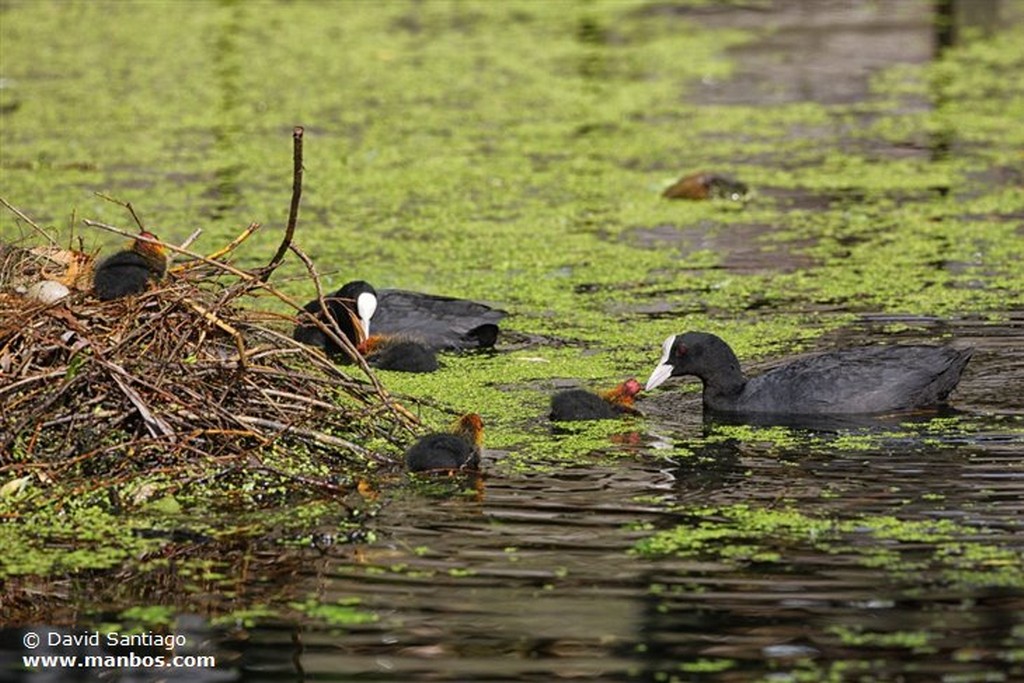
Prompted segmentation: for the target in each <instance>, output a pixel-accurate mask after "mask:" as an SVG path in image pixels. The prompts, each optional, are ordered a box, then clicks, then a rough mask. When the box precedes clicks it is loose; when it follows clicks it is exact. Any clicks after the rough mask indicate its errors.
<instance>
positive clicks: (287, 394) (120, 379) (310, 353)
mask: <svg viewBox="0 0 1024 683" xmlns="http://www.w3.org/2000/svg"><path fill="white" fill-rule="evenodd" d="M254 227H255V226H250V230H249V231H250V232H251V230H252V229H254ZM239 241H240V240H236V243H238V242H239ZM172 248H173V250H174V251H176V252H178V253H179V255H181V254H191V252H187V251H186V250H183V249H178V248H175V247H173V246H172ZM229 254H230V249H226V250H224V251H223V252H222V253H221V254H217V255H214V256H213V257H200V256H198V255H196V254H193V255H192V256H193V257H189V256H185V257H183V258H181V263H180V265H176V266H174V267H172V268H171V270H170V272H169V273H168V275H167V277H166V278H165V279H164V281H162V282H161V283H159V285H158V286H156V287H153V288H151V289H150V290H149V291H147V292H145V293H143V294H139V295H137V296H130V297H127V298H123V299H117V300H114V301H107V302H103V301H99V300H98V299H96V298H95V297H93V296H92V295H91V293H90V292H89V291H88V289H89V277H88V272H89V270H90V267H91V264H92V260H93V257H92V255H89V254H82V253H80V252H75V251H67V250H60V249H52V248H50V249H45V250H41V249H25V248H20V247H16V246H13V245H9V244H8V245H4V244H2V243H0V406H2V410H0V472H4V471H5V472H6V473H7V475H6V476H4V477H2V478H3V479H9V478H10V476H11V473H12V470H13V472H14V474H15V475H18V474H21V475H24V474H25V473H27V472H34V473H37V474H39V476H40V477H43V476H44V474H45V476H46V477H48V478H56V477H59V476H61V475H67V476H74V475H91V476H93V477H94V478H95V477H97V476H101V477H102V480H103V483H102V484H100V485H109V484H110V483H112V482H116V481H118V480H122V481H123V480H125V478H127V477H131V476H133V474H135V473H138V472H140V471H146V472H152V471H154V470H162V471H165V472H170V473H171V474H172V475H173V474H175V473H176V472H178V471H182V472H185V471H188V472H190V473H191V474H192V475H195V472H196V469H197V466H201V469H202V470H203V472H204V474H203V475H202V476H204V477H205V476H207V475H209V474H210V473H211V471H212V473H213V474H214V475H216V474H217V473H218V472H223V471H225V470H232V471H240V472H247V471H251V470H253V469H255V470H260V471H263V472H270V473H274V474H276V475H280V476H281V477H285V478H290V479H292V480H298V481H302V482H306V483H309V482H312V483H316V484H321V485H323V486H326V487H328V488H330V487H332V486H337V485H338V484H337V482H338V479H337V478H336V477H325V476H323V472H324V470H325V469H328V470H330V471H332V472H333V471H337V470H338V469H339V468H341V467H346V466H347V467H349V468H351V470H352V471H359V470H360V468H361V467H362V466H364V465H374V464H375V463H385V464H389V463H391V462H394V461H395V460H396V458H395V453H397V452H400V451H399V449H400V447H401V446H402V445H403V444H405V443H406V442H407V441H408V440H409V436H410V431H412V430H414V429H415V426H416V420H415V418H413V417H412V416H411V415H410V414H409V413H408V412H406V411H405V410H404V409H403V408H402V407H401V406H400V405H398V404H397V403H395V402H394V401H393V400H392V399H391V398H390V397H389V396H388V394H387V393H386V392H385V391H384V389H383V388H382V387H381V386H380V385H379V384H378V383H377V382H376V380H375V379H374V377H373V375H372V373H371V372H370V371H369V369H368V368H367V367H366V365H365V363H362V362H360V360H359V359H358V357H357V356H354V357H353V361H354V364H353V365H351V366H344V367H338V366H336V365H335V364H334V363H332V362H331V361H329V360H328V359H327V358H326V357H324V355H323V354H322V353H321V352H320V351H318V350H313V349H310V348H308V347H305V346H303V345H301V344H299V343H297V342H295V341H293V340H292V338H291V334H290V332H291V328H292V326H293V325H294V324H295V318H294V316H293V315H287V314H280V313H277V314H275V313H269V312H267V311H266V310H265V309H266V306H265V305H261V304H265V303H266V301H267V298H266V297H268V296H274V297H277V298H278V299H279V300H282V301H285V302H287V303H289V304H290V305H292V306H294V302H291V301H290V300H289V299H288V298H287V297H286V296H284V295H282V294H281V293H280V292H279V291H277V290H276V289H274V288H273V287H272V286H271V285H269V284H268V283H267V282H266V279H267V278H266V277H264V275H265V274H266V272H265V271H264V272H260V271H243V270H239V269H237V268H235V267H234V266H232V265H231V263H230V261H229V260H228V259H227V258H226V257H227V255H229ZM312 276H313V278H314V279H315V272H313V273H312ZM40 278H49V279H54V280H60V281H63V282H64V283H65V284H68V285H70V289H71V292H70V294H69V295H68V296H67V297H65V298H63V299H62V300H60V301H58V302H56V303H52V304H44V303H39V302H37V301H35V300H33V299H32V298H31V297H29V296H26V295H25V294H24V287H25V285H26V284H27V283H30V282H32V281H36V280H39V279H40ZM317 290H318V291H320V288H319V283H317ZM349 371H351V374H350V372H349ZM367 444H375V445H376V446H375V447H368V446H367ZM281 454H296V455H297V459H298V460H301V461H302V462H305V463H313V464H314V465H316V464H317V463H319V464H320V465H321V466H320V467H319V468H318V467H316V466H314V467H313V468H312V469H309V470H306V471H303V470H302V469H301V468H300V469H298V470H292V469H288V468H284V467H283V466H282V465H281V462H282V460H281V459H280V458H279V457H269V456H280V455H281ZM324 465H326V467H325V466H324ZM285 469H288V471H284V470H285ZM364 469H365V468H364ZM332 482H333V483H332Z"/></svg>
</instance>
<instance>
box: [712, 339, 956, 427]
mask: <svg viewBox="0 0 1024 683" xmlns="http://www.w3.org/2000/svg"><path fill="white" fill-rule="evenodd" d="M970 356H971V351H970V350H969V349H968V350H957V349H953V348H951V347H939V346H871V347H861V348H852V349H844V350H841V351H836V352H833V353H826V354H822V355H818V356H811V357H808V358H802V359H799V360H796V361H793V362H792V363H787V364H786V365H783V366H781V367H778V368H775V369H774V370H771V371H769V372H767V373H765V374H763V375H760V376H758V377H755V378H753V379H751V380H750V381H748V382H747V385H746V387H745V388H744V390H743V393H742V394H741V396H740V397H739V401H738V402H737V404H736V406H735V407H734V408H733V410H735V411H737V412H760V413H790V414H823V413H834V414H839V413H882V412H888V411H894V410H907V409H911V408H917V407H923V406H927V405H934V404H936V403H940V402H942V401H943V400H945V398H946V397H947V396H948V395H949V393H950V392H951V391H952V390H953V388H954V387H955V386H956V384H957V382H958V381H959V378H960V373H961V372H962V371H963V368H964V366H965V365H966V364H967V361H968V360H969V359H970ZM712 407H713V406H712Z"/></svg>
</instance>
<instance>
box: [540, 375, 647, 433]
mask: <svg viewBox="0 0 1024 683" xmlns="http://www.w3.org/2000/svg"><path fill="white" fill-rule="evenodd" d="M640 390H641V387H640V383H639V382H637V381H636V380H635V379H633V378H632V377H630V378H629V379H627V380H626V381H625V382H622V383H621V384H619V385H617V386H615V387H614V388H613V389H609V390H608V391H605V392H602V393H600V394H595V393H592V392H590V391H586V390H584V389H569V390H568V391H560V392H558V393H557V394H555V395H554V396H552V397H551V414H550V416H549V417H550V418H551V420H552V421H554V422H572V421H576V420H613V419H615V418H618V417H621V416H622V415H624V414H626V413H636V412H637V410H636V408H634V407H633V399H634V397H635V396H636V395H637V394H639V393H640Z"/></svg>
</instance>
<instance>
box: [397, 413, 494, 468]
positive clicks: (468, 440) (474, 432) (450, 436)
mask: <svg viewBox="0 0 1024 683" xmlns="http://www.w3.org/2000/svg"><path fill="white" fill-rule="evenodd" d="M483 436H484V423H483V420H481V419H480V416H479V415H477V414H476V413H469V414H467V415H463V416H462V417H461V418H459V420H458V421H457V422H456V423H455V425H454V426H453V428H452V431H451V432H449V433H444V434H427V435H426V436H424V437H422V438H421V439H420V440H419V441H417V442H416V443H414V444H413V445H412V446H411V447H410V448H409V450H407V451H406V452H405V465H406V467H408V468H409V471H410V472H425V471H428V470H475V469H478V468H479V467H480V447H481V446H482V444H483Z"/></svg>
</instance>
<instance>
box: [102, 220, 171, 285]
mask: <svg viewBox="0 0 1024 683" xmlns="http://www.w3.org/2000/svg"><path fill="white" fill-rule="evenodd" d="M139 236H140V237H146V238H149V239H154V240H155V239H159V238H158V237H157V236H156V235H154V234H153V233H151V232H146V231H142V232H140V233H139ZM166 273H167V251H166V250H165V249H164V247H163V245H160V244H157V243H155V242H146V241H144V240H141V239H137V240H135V241H134V242H133V243H132V247H131V249H126V250H125V251H119V252H117V253H116V254H113V255H111V256H108V257H107V258H105V259H104V260H103V261H101V262H100V264H99V265H98V266H96V271H95V272H94V273H93V276H92V287H93V292H94V293H95V294H96V298H98V299H100V300H101V301H110V300H112V299H120V298H121V297H125V296H131V295H132V294H141V293H142V292H144V291H146V288H147V287H149V283H150V282H156V281H158V280H160V279H161V278H163V276H164V275H165V274H166Z"/></svg>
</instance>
